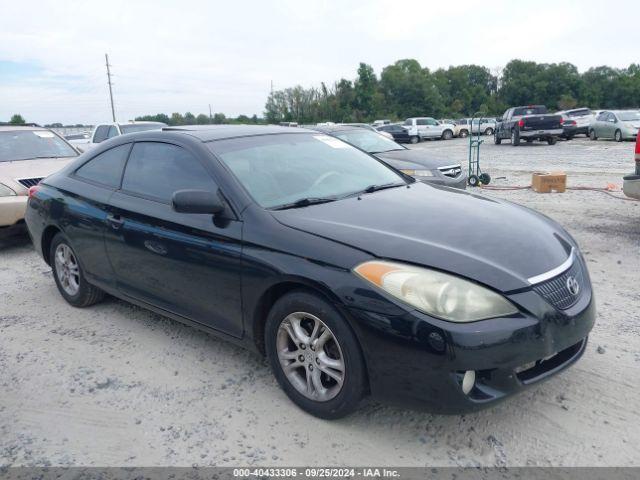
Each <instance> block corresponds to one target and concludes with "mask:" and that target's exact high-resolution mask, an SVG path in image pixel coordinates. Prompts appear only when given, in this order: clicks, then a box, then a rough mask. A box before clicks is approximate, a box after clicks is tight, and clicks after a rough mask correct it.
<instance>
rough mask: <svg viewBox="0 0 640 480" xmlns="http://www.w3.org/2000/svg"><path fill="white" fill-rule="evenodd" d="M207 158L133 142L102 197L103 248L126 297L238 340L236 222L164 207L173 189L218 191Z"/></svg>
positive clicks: (178, 148)
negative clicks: (114, 187)
mask: <svg viewBox="0 0 640 480" xmlns="http://www.w3.org/2000/svg"><path fill="white" fill-rule="evenodd" d="M208 161H210V160H209V159H204V158H200V154H198V153H195V151H194V150H192V149H189V147H188V145H178V144H172V143H161V142H136V143H135V144H134V146H133V148H132V150H131V154H130V155H129V159H128V161H127V165H126V167H125V171H124V174H123V178H122V186H121V188H120V189H119V190H118V191H116V192H114V193H113V195H112V196H111V198H110V199H109V209H110V212H109V218H108V221H109V223H110V228H108V229H107V232H106V234H105V245H106V251H107V255H108V258H109V261H110V263H111V265H112V267H113V271H114V273H115V277H116V280H117V287H118V290H120V291H121V292H122V293H124V294H125V295H127V296H130V297H133V298H135V299H137V300H141V301H143V302H145V303H148V304H151V305H154V306H156V307H158V308H161V309H163V310H166V311H168V312H171V313H174V314H177V315H180V316H182V317H186V318H188V319H190V320H192V321H195V322H198V323H201V324H204V325H207V326H209V327H213V328H215V329H217V330H220V331H223V332H225V333H228V334H230V335H234V336H238V337H239V336H241V334H242V316H241V304H240V299H241V295H240V272H241V234H242V223H241V222H240V221H238V220H237V219H235V217H234V216H233V215H232V212H231V211H229V212H227V213H225V214H224V215H223V216H222V217H215V218H214V217H213V216H212V215H208V214H207V215H203V214H187V213H178V212H175V211H174V210H173V208H172V206H171V197H172V195H173V193H174V192H175V191H177V190H182V189H197V190H208V191H213V192H218V186H217V185H216V182H215V181H214V179H213V177H212V176H211V165H209V166H208V165H207V162H208Z"/></svg>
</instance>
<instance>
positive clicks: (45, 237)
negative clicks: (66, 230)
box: [40, 225, 62, 265]
mask: <svg viewBox="0 0 640 480" xmlns="http://www.w3.org/2000/svg"><path fill="white" fill-rule="evenodd" d="M58 233H62V230H61V229H60V228H59V227H57V226H55V225H49V226H48V227H46V228H45V229H44V230H43V232H42V237H41V239H40V248H41V249H42V258H44V261H45V262H46V263H47V265H51V259H50V258H49V253H50V250H51V242H52V241H53V237H55V236H56V234H58Z"/></svg>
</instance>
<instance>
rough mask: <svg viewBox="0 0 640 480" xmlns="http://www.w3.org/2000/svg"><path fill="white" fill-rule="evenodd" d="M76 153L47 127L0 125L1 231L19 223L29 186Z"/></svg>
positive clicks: (25, 205) (53, 170) (61, 165)
mask: <svg viewBox="0 0 640 480" xmlns="http://www.w3.org/2000/svg"><path fill="white" fill-rule="evenodd" d="M77 156H78V152H77V150H76V149H75V148H73V147H72V146H71V145H70V144H69V143H68V142H67V141H66V140H65V139H64V138H62V137H61V136H60V135H58V134H57V133H55V132H54V131H53V130H49V129H48V128H42V127H24V126H0V232H3V231H4V230H6V229H9V228H11V227H14V226H15V225H17V224H20V223H22V221H23V219H24V212H25V209H26V207H27V193H28V190H29V187H32V186H34V185H37V184H38V182H40V180H42V179H43V178H44V177H46V176H47V175H50V174H52V173H54V172H56V171H58V170H59V169H61V168H62V167H64V166H65V165H66V164H67V163H68V162H69V161H70V160H71V159H73V158H75V157H77Z"/></svg>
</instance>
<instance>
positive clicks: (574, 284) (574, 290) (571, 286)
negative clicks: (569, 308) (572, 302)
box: [567, 275, 580, 297]
mask: <svg viewBox="0 0 640 480" xmlns="http://www.w3.org/2000/svg"><path fill="white" fill-rule="evenodd" d="M567 290H569V293H570V294H571V295H573V296H574V297H575V296H576V295H578V293H580V284H579V283H578V281H577V280H576V279H575V277H573V276H571V275H569V277H567Z"/></svg>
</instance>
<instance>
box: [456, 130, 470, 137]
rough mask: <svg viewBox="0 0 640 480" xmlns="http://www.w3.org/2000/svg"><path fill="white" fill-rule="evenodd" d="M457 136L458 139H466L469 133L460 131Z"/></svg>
mask: <svg viewBox="0 0 640 480" xmlns="http://www.w3.org/2000/svg"><path fill="white" fill-rule="evenodd" d="M458 136H459V137H460V138H466V137H468V136H469V132H468V131H467V130H460V133H458Z"/></svg>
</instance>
